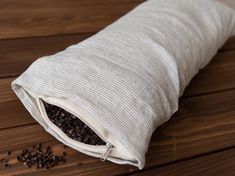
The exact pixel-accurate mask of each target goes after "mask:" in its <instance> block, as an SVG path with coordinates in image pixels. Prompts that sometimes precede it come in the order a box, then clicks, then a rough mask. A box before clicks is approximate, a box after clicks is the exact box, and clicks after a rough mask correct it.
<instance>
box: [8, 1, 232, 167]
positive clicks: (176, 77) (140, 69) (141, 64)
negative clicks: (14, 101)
mask: <svg viewBox="0 0 235 176" xmlns="http://www.w3.org/2000/svg"><path fill="white" fill-rule="evenodd" d="M234 33H235V12H234V10H232V9H230V7H227V6H225V5H223V4H221V3H219V2H217V1H214V0H149V1H146V2H144V3H142V4H141V5H139V6H138V7H136V8H135V9H134V10H132V11H131V12H129V13H128V14H126V15H125V16H123V17H122V18H120V19H119V20H117V21H116V22H114V23H113V24H111V25H109V26H107V27H106V28H105V29H103V30H102V31H100V32H98V33H97V34H96V35H94V36H92V37H90V38H88V39H87V40H85V41H83V42H81V43H79V44H75V45H72V46H70V47H68V48H66V49H65V50H64V51H61V52H59V53H56V54H54V55H51V56H45V57H42V58H39V59H38V60H36V61H35V62H34V63H33V64H32V65H31V66H30V67H29V68H28V69H27V70H26V71H25V72H24V73H23V74H21V75H20V76H19V77H18V78H17V79H16V80H14V81H13V82H12V89H13V90H14V92H15V93H16V94H17V96H18V97H19V99H20V100H21V101H22V103H23V104H24V106H25V107H26V108H27V110H28V111H29V112H30V114H31V115H32V116H33V117H34V118H35V120H37V121H38V122H39V123H40V124H41V125H42V126H43V127H44V128H45V130H46V131H47V132H49V133H51V134H52V135H53V136H54V137H55V138H57V139H58V140H60V141H61V142H63V143H64V144H66V145H68V146H70V147H72V148H74V149H75V150H78V151H80V152H82V153H85V154H87V155H91V156H94V157H99V158H101V159H102V160H106V159H107V160H110V161H112V162H114V163H118V164H131V165H134V166H137V167H138V168H139V169H142V168H143V167H144V165H145V154H146V152H147V149H148V145H149V141H150V139H151V135H152V133H153V132H154V130H155V129H156V128H157V127H158V126H159V125H160V124H162V123H163V122H165V121H167V120H168V119H169V118H170V117H171V116H172V114H173V113H174V112H176V111H177V109H178V100H179V97H180V96H181V95H182V93H183V91H184V89H185V87H186V86H187V85H188V84H189V82H190V80H191V79H192V78H193V76H194V75H196V74H197V73H198V71H199V70H200V69H201V68H203V67H204V66H206V65H207V64H208V63H209V62H210V60H211V59H212V58H213V56H214V55H215V54H216V52H217V51H218V49H219V48H220V47H221V46H222V45H223V44H224V43H225V42H226V40H227V39H228V38H229V37H231V36H232V35H233V34H234ZM43 102H46V103H49V104H52V105H55V106H58V107H60V108H63V109H64V110H66V111H67V112H70V113H71V114H73V115H75V116H76V117H77V118H79V119H80V120H81V121H82V122H84V124H86V125H87V126H89V127H90V128H91V129H92V130H93V131H94V132H95V133H96V134H97V135H98V136H99V137H100V138H101V139H103V140H104V142H105V144H104V145H98V146H96V145H89V144H85V143H82V142H79V141H76V140H73V139H72V138H70V137H68V136H67V135H66V134H65V133H64V132H63V131H62V130H61V129H60V128H58V127H57V126H56V125H55V124H53V123H52V122H51V121H50V119H49V118H48V116H47V113H46V111H45V107H44V103H43Z"/></svg>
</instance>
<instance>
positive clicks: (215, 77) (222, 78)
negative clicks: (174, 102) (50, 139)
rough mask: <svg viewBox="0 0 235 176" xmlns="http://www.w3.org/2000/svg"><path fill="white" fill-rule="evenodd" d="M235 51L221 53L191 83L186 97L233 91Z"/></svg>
mask: <svg viewBox="0 0 235 176" xmlns="http://www.w3.org/2000/svg"><path fill="white" fill-rule="evenodd" d="M234 68H235V50H232V51H226V52H219V53H218V54H217V55H216V56H215V57H214V58H213V60H212V61H211V63H209V65H207V66H206V67H205V68H204V69H202V70H201V71H200V72H199V73H198V74H197V75H196V76H195V77H194V78H193V79H192V81H191V83H190V84H189V86H188V87H187V88H186V90H185V92H184V95H183V96H184V97H186V96H195V95H199V94H205V93H210V92H218V91H222V90H228V89H233V88H234V87H235V71H234Z"/></svg>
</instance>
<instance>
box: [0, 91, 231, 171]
mask: <svg viewBox="0 0 235 176" xmlns="http://www.w3.org/2000/svg"><path fill="white" fill-rule="evenodd" d="M12 109H14V107H13V106H12ZM234 116H235V90H233V91H226V92H221V93H216V94H210V95H203V96H198V97H192V98H186V99H182V100H181V101H180V110H179V111H178V112H177V113H176V114H175V115H174V116H173V117H172V119H171V120H170V121H168V122H167V123H165V124H164V125H162V126H160V127H159V128H158V129H157V131H156V132H155V133H154V134H153V136H152V140H151V143H150V147H149V151H148V153H147V156H146V158H147V165H146V168H150V167H155V166H159V165H162V164H166V163H170V162H172V161H177V160H182V159H187V158H189V157H195V156H197V155H201V154H205V153H208V152H213V151H217V150H221V149H224V148H228V147H233V146H235V119H234ZM21 117H22V115H21ZM13 118H14V117H13ZM38 142H49V143H52V145H53V146H56V145H59V143H58V142H56V140H55V139H53V138H52V137H51V136H50V135H48V134H47V133H46V132H45V131H44V130H43V129H42V128H41V127H40V126H39V125H38V124H35V125H31V126H24V127H18V128H12V129H6V130H1V131H0V155H4V153H6V151H7V150H12V151H15V150H20V149H22V147H24V146H30V145H33V144H35V143H38ZM73 152H74V153H76V152H75V151H73ZM74 156H75V158H76V159H74V160H73V159H72V161H73V162H72V163H70V161H69V162H68V163H67V164H66V165H65V166H61V167H63V169H61V168H60V167H58V168H55V169H54V171H53V173H60V172H61V174H62V173H65V172H67V171H68V172H69V173H71V172H72V173H71V175H72V174H74V175H79V174H81V175H94V173H98V175H99V174H100V175H101V174H105V173H108V174H111V175H116V174H123V173H127V172H128V173H131V172H133V171H136V168H134V167H132V166H120V165H116V164H112V163H110V162H105V163H101V162H100V161H99V160H98V159H95V158H91V157H87V156H82V155H81V154H80V153H77V154H76V155H74ZM80 156H82V158H79V157H80ZM71 157H72V158H74V157H73V156H71ZM79 159H80V161H82V162H85V163H86V162H89V164H88V165H86V166H85V165H84V169H80V167H76V166H74V165H75V164H74V162H75V160H76V162H78V161H79ZM90 163H92V164H90ZM16 165H17V164H16ZM12 169H13V172H12V173H11V174H13V173H15V172H17V170H20V166H19V167H18V166H16V171H15V170H14V169H15V167H14V166H13V167H12ZM57 169H58V170H57ZM110 171H111V172H110ZM22 172H28V175H29V174H33V173H34V172H33V170H28V169H23V171H22ZM2 173H6V171H4V170H1V169H0V175H4V174H2ZM37 173H41V174H43V173H45V172H44V171H42V172H41V171H39V172H35V173H34V174H35V175H36V174H37ZM16 175H17V174H16ZM26 175H27V174H26Z"/></svg>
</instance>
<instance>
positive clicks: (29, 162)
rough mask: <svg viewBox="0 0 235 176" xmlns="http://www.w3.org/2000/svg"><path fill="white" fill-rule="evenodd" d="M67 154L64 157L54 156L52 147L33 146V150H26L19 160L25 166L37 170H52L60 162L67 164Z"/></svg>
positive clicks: (18, 157)
mask: <svg viewBox="0 0 235 176" xmlns="http://www.w3.org/2000/svg"><path fill="white" fill-rule="evenodd" d="M65 155H66V153H65V152H63V154H62V156H56V155H53V152H52V150H51V147H50V146H47V147H45V148H42V145H41V144H38V145H36V146H33V148H32V149H24V150H23V151H22V152H21V154H20V155H19V156H17V160H18V161H21V162H23V164H24V166H27V167H29V168H30V167H36V168H37V169H43V168H45V169H50V168H52V167H54V166H56V165H58V164H59V163H60V162H66V160H65V158H64V157H65Z"/></svg>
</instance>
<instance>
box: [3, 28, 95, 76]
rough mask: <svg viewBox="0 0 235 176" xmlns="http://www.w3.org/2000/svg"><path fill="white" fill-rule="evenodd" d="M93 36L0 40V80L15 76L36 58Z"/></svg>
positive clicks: (79, 35) (89, 34)
mask: <svg viewBox="0 0 235 176" xmlns="http://www.w3.org/2000/svg"><path fill="white" fill-rule="evenodd" d="M93 34H94V33H84V34H78V35H66V36H51V37H39V38H26V39H11V40H0V58H1V59H0V78H3V77H10V76H17V75H19V74H21V73H22V72H24V71H25V70H26V69H27V67H28V66H29V65H30V64H31V63H32V62H33V61H35V60H36V59H37V58H39V57H42V56H45V55H51V54H54V53H56V52H58V51H61V50H64V49H65V48H66V47H68V46H69V45H72V44H76V43H78V42H80V41H82V40H84V39H86V38H88V37H89V36H91V35H93Z"/></svg>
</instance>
